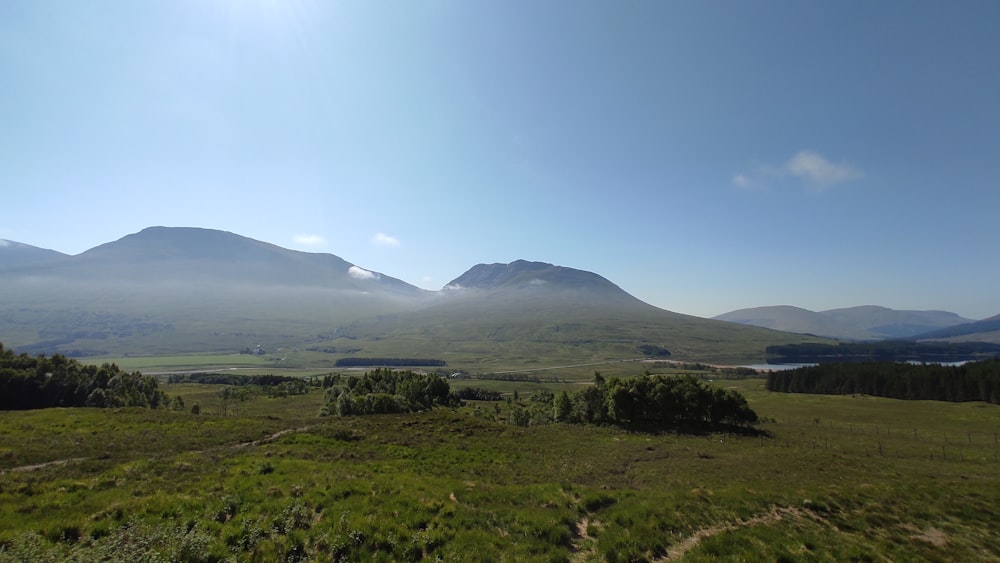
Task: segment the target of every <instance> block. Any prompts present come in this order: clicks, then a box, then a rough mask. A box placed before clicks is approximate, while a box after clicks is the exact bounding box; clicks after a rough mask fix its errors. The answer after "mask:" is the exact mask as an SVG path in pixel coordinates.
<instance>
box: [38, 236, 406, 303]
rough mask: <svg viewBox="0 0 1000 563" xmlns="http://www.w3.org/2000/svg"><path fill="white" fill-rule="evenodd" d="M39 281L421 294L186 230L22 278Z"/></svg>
mask: <svg viewBox="0 0 1000 563" xmlns="http://www.w3.org/2000/svg"><path fill="white" fill-rule="evenodd" d="M20 273H22V274H25V275H39V276H42V277H49V278H51V277H55V278H64V279H73V280H76V281H81V280H85V281H91V280H93V281H99V282H102V283H106V282H108V281H109V280H113V281H115V282H125V281H127V282H132V283H143V284H165V283H182V284H188V285H190V284H193V283H195V282H197V283H205V284H210V285H249V286H260V285H266V286H310V287H323V288H326V289H332V288H337V289H344V290H355V291H365V292H372V291H382V292H395V293H403V294H411V295H417V294H420V293H423V292H424V290H421V289H419V288H417V287H415V286H412V285H410V284H408V283H406V282H403V281H401V280H398V279H395V278H392V277H389V276H385V275H382V274H379V273H377V272H369V271H368V270H365V269H363V268H360V267H359V266H356V265H354V264H351V263H349V262H347V261H345V260H343V259H342V258H339V257H337V256H334V255H333V254H319V253H309V252H299V251H296V250H288V249H286V248H282V247H280V246H276V245H273V244H270V243H266V242H261V241H258V240H254V239H250V238H247V237H243V236H240V235H236V234H233V233H229V232H225V231H218V230H212V229H200V228H189V227H149V228H147V229H143V230H142V231H140V232H138V233H135V234H131V235H128V236H125V237H123V238H121V239H120V240H117V241H115V242H109V243H106V244H102V245H100V246H97V247H95V248H92V249H90V250H87V251H86V252H84V253H82V254H79V255H76V256H70V257H66V258H65V259H62V260H60V261H58V262H56V263H47V264H42V265H37V267H36V268H31V267H28V268H25V269H22V270H21V271H20Z"/></svg>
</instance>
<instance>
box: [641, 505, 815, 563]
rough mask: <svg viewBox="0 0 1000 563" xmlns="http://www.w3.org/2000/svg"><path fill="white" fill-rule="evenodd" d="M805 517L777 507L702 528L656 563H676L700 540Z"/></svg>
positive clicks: (792, 510)
mask: <svg viewBox="0 0 1000 563" xmlns="http://www.w3.org/2000/svg"><path fill="white" fill-rule="evenodd" d="M805 517H806V515H805V514H804V513H803V511H802V510H801V509H798V508H791V507H778V506H772V507H771V510H770V511H768V512H767V513H765V514H761V515H759V516H754V517H753V518H750V519H748V520H740V521H737V522H733V523H729V524H719V525H718V526H711V527H709V528H702V529H700V530H697V531H696V532H695V533H693V534H691V535H690V536H688V537H686V538H684V539H682V540H681V541H679V542H677V543H675V544H673V545H671V546H670V548H669V550H668V551H667V555H666V557H663V558H661V559H657V560H656V561H657V562H658V563H663V562H665V561H676V560H678V559H680V558H681V557H684V555H685V554H686V553H687V552H689V551H691V550H692V549H694V548H695V547H697V546H698V544H699V543H701V540H703V539H705V538H709V537H712V536H716V535H719V534H723V533H726V532H732V531H734V530H739V529H741V528H749V527H752V526H766V525H768V524H774V523H775V522H780V521H782V520H785V519H786V518H793V519H801V518H805Z"/></svg>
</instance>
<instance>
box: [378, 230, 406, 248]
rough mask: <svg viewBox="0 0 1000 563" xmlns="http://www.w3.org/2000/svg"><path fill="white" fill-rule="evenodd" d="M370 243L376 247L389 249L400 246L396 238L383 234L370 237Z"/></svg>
mask: <svg viewBox="0 0 1000 563" xmlns="http://www.w3.org/2000/svg"><path fill="white" fill-rule="evenodd" d="M372 243H374V244H377V245H378V246H387V247H391V248H395V247H397V246H399V245H400V244H402V243H400V242H399V239H398V238H396V237H394V236H392V235H387V234H385V233H375V236H373V237H372Z"/></svg>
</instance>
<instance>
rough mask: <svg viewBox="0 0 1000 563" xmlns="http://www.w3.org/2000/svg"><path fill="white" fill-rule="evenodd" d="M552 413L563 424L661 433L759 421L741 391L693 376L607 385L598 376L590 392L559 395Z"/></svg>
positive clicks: (656, 377)
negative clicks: (662, 431)
mask: <svg viewBox="0 0 1000 563" xmlns="http://www.w3.org/2000/svg"><path fill="white" fill-rule="evenodd" d="M553 414H554V418H555V420H557V421H560V422H574V423H595V424H614V425H619V426H626V427H634V428H651V429H657V430H660V429H671V428H682V427H689V426H693V425H702V424H712V425H718V424H728V425H735V426H750V425H753V424H755V423H756V422H757V413H755V412H754V411H753V410H752V409H751V408H750V406H749V405H748V404H747V401H746V398H744V397H743V395H741V394H740V393H739V392H737V391H734V390H731V389H722V388H719V387H712V386H709V385H707V384H705V383H702V382H701V381H700V380H698V379H696V378H694V377H691V376H680V377H676V376H659V375H648V374H646V375H642V376H639V377H630V378H624V379H620V378H615V377H613V378H611V379H609V380H607V381H605V379H604V378H603V377H602V376H601V374H600V373H597V374H595V375H594V385H592V386H590V387H588V388H587V389H584V390H583V391H579V392H577V393H574V394H572V395H571V394H569V393H567V392H565V391H563V392H562V393H560V394H559V395H557V396H555V397H554V399H553Z"/></svg>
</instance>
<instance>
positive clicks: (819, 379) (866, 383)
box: [767, 358, 1000, 404]
mask: <svg viewBox="0 0 1000 563" xmlns="http://www.w3.org/2000/svg"><path fill="white" fill-rule="evenodd" d="M767 389H768V390H770V391H779V392H784V393H819V394H827V395H850V394H864V395H874V396H878V397H889V398H892V399H913V400H933V401H953V402H961V401H985V402H988V403H994V404H1000V359H997V358H994V359H991V360H984V361H980V362H969V363H966V364H963V365H960V366H945V365H940V364H923V365H917V364H908V363H895V362H866V363H860V364H837V363H834V364H820V365H817V366H811V367H802V368H796V369H791V370H786V371H780V372H771V373H770V374H769V375H768V376H767Z"/></svg>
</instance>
